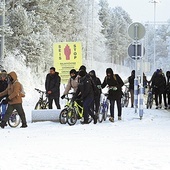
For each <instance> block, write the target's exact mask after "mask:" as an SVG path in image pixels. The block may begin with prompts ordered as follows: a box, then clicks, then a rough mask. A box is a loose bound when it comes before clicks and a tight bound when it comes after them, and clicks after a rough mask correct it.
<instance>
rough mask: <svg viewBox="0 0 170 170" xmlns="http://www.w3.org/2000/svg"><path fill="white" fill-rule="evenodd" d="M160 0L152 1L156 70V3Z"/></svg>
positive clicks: (154, 62)
mask: <svg viewBox="0 0 170 170" xmlns="http://www.w3.org/2000/svg"><path fill="white" fill-rule="evenodd" d="M159 2H160V1H159V0H151V1H150V3H153V4H154V39H153V60H154V61H153V64H154V71H155V69H156V60H155V58H156V40H155V39H156V35H155V34H156V4H157V3H159Z"/></svg>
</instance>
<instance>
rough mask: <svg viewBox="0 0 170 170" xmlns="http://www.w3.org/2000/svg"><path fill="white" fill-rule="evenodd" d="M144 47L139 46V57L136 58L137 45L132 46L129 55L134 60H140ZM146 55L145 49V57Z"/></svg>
mask: <svg viewBox="0 0 170 170" xmlns="http://www.w3.org/2000/svg"><path fill="white" fill-rule="evenodd" d="M141 49H142V46H141V44H138V45H137V56H136V45H135V44H130V45H129V47H128V55H129V56H130V57H131V58H132V59H140V58H141V57H143V56H142V50H141ZM144 54H145V48H144V47H143V55H144ZM136 57H137V58H136Z"/></svg>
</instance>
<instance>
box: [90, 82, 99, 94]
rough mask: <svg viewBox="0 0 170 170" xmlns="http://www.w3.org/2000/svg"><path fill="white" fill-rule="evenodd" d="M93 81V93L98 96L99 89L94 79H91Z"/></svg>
mask: <svg viewBox="0 0 170 170" xmlns="http://www.w3.org/2000/svg"><path fill="white" fill-rule="evenodd" d="M90 81H91V85H92V88H93V92H94V96H98V95H99V89H98V88H97V86H96V84H95V83H94V81H93V80H92V79H90Z"/></svg>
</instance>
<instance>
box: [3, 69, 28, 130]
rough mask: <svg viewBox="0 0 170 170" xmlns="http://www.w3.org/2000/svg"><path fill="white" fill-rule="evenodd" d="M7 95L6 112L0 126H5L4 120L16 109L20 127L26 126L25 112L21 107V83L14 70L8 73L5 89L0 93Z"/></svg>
mask: <svg viewBox="0 0 170 170" xmlns="http://www.w3.org/2000/svg"><path fill="white" fill-rule="evenodd" d="M6 95H8V98H7V101H8V107H7V110H6V113H5V115H4V117H3V119H2V122H1V124H0V126H1V128H4V127H5V126H6V122H7V121H8V119H9V117H10V116H11V114H12V112H13V111H14V110H16V111H17V112H18V115H19V116H20V118H21V121H22V126H21V128H26V127H27V122H26V118H25V113H24V110H23V107H22V97H23V94H22V85H21V84H20V83H19V82H18V80H17V74H16V73H15V72H10V73H9V74H8V87H7V89H6V90H5V91H3V92H1V93H0V97H2V96H6Z"/></svg>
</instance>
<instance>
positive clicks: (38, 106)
mask: <svg viewBox="0 0 170 170" xmlns="http://www.w3.org/2000/svg"><path fill="white" fill-rule="evenodd" d="M40 109H43V108H42V105H41V103H40V102H37V103H36V105H35V108H34V110H40Z"/></svg>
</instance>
